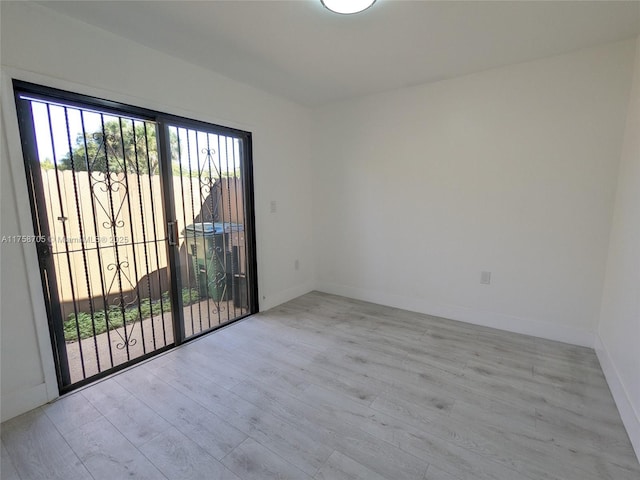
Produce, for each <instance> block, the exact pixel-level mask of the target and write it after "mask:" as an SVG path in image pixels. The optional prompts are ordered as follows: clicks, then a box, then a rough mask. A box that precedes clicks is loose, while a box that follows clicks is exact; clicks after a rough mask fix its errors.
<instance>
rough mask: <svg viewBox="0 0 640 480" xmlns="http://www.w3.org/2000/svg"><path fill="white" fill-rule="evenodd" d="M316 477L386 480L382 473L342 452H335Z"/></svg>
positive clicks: (348, 479)
mask: <svg viewBox="0 0 640 480" xmlns="http://www.w3.org/2000/svg"><path fill="white" fill-rule="evenodd" d="M314 478H315V479H317V480H386V478H385V477H383V476H382V475H378V474H377V473H376V472H374V471H373V470H371V469H369V468H367V467H365V466H364V465H362V464H360V463H358V462H356V461H355V460H353V459H352V458H349V457H347V456H346V455H343V454H342V453H340V452H333V453H332V454H331V456H330V457H329V459H328V460H327V461H326V463H325V464H324V465H323V466H322V468H320V470H319V471H318V473H317V474H316V476H315V477H314Z"/></svg>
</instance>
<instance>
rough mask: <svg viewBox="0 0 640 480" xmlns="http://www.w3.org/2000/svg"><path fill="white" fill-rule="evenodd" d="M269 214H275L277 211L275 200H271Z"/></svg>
mask: <svg viewBox="0 0 640 480" xmlns="http://www.w3.org/2000/svg"><path fill="white" fill-rule="evenodd" d="M270 207H271V213H276V212H277V211H278V205H276V201H275V200H271V204H270Z"/></svg>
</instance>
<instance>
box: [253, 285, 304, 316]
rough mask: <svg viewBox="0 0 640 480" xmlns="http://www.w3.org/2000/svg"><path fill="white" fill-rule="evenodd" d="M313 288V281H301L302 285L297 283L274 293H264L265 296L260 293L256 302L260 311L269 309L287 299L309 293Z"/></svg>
mask: <svg viewBox="0 0 640 480" xmlns="http://www.w3.org/2000/svg"><path fill="white" fill-rule="evenodd" d="M313 290H315V288H314V285H313V283H311V282H308V283H303V284H302V285H298V286H295V287H292V288H288V289H287V290H283V291H281V292H278V293H274V294H265V295H264V296H265V297H266V298H263V297H262V293H260V298H259V299H258V303H259V305H260V311H261V312H262V311H264V310H269V309H270V308H273V307H277V306H278V305H280V304H282V303H285V302H288V301H289V300H293V299H294V298H297V297H299V296H301V295H304V294H305V293H309V292H311V291H313Z"/></svg>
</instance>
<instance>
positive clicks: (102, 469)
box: [65, 417, 166, 480]
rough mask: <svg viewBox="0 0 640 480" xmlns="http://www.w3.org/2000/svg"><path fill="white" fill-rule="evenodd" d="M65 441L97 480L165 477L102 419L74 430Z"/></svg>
mask: <svg viewBox="0 0 640 480" xmlns="http://www.w3.org/2000/svg"><path fill="white" fill-rule="evenodd" d="M65 439H66V440H67V442H68V443H69V445H70V446H71V448H72V449H73V451H74V452H75V453H76V455H78V457H79V458H80V460H81V461H82V463H83V464H84V465H85V466H86V468H87V470H89V472H91V476H92V477H93V478H94V479H95V480H103V479H104V480H113V479H114V478H136V479H140V480H157V479H165V478H166V477H165V476H164V475H163V474H162V473H160V471H159V470H158V469H157V468H156V467H155V466H154V465H153V464H152V463H151V462H150V461H149V460H147V458H146V457H145V456H144V455H142V453H140V451H139V450H138V449H136V447H135V446H134V445H133V444H131V443H130V442H129V441H128V440H127V439H126V438H125V437H124V436H123V435H122V434H121V433H120V432H119V431H118V430H117V429H116V428H115V427H114V426H113V425H111V424H110V423H109V421H108V420H107V419H105V418H103V417H100V418H98V419H97V420H95V421H93V422H90V423H86V424H84V425H82V426H80V427H78V428H76V429H75V430H71V431H70V432H68V433H66V434H65Z"/></svg>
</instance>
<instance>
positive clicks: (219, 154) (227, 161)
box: [216, 134, 231, 324]
mask: <svg viewBox="0 0 640 480" xmlns="http://www.w3.org/2000/svg"><path fill="white" fill-rule="evenodd" d="M223 138H225V139H226V138H227V137H223ZM216 140H217V142H218V174H219V177H220V203H221V204H222V208H221V209H220V208H219V209H218V211H222V213H221V217H222V255H223V262H224V275H225V278H224V284H225V290H226V289H227V288H228V285H227V279H228V276H227V270H228V265H227V248H228V245H226V243H227V241H226V240H227V227H226V225H225V214H224V179H223V178H222V150H221V149H220V134H217V135H216ZM225 142H226V140H225ZM224 153H225V156H226V157H227V158H226V163H227V173H228V168H229V152H228V151H227V149H226V148H225V150H224ZM227 185H229V178H228V177H227ZM229 231H231V209H229ZM225 293H226V296H227V322H228V321H229V293H228V292H225ZM220 323H222V320H221V319H220V313H219V312H218V324H220Z"/></svg>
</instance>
